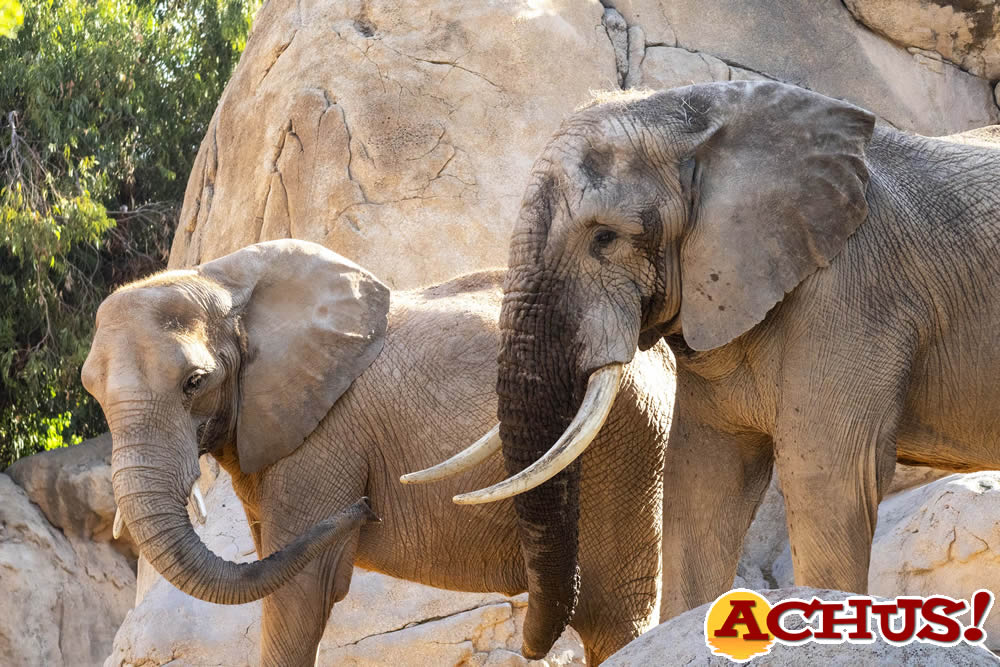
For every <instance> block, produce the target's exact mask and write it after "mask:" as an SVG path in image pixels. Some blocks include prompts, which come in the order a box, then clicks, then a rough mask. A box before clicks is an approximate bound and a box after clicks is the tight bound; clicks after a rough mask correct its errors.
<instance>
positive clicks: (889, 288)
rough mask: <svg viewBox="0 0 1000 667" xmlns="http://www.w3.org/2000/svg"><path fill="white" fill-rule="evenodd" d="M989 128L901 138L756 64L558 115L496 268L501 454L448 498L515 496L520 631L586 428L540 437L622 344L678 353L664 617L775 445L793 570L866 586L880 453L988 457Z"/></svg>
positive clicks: (566, 561)
mask: <svg viewBox="0 0 1000 667" xmlns="http://www.w3.org/2000/svg"><path fill="white" fill-rule="evenodd" d="M989 134H990V133H989V132H983V133H981V134H980V135H978V136H979V138H978V139H976V140H969V141H961V140H959V139H957V138H953V140H943V139H934V138H927V137H922V136H916V135H913V134H908V133H905V132H902V131H899V130H897V129H895V128H893V127H890V126H888V125H886V124H884V123H881V122H878V123H877V122H876V119H875V117H874V116H873V115H872V114H871V113H869V112H867V111H865V110H863V109H860V108H858V107H856V106H853V105H851V104H849V103H847V102H843V101H839V100H835V99H831V98H829V97H826V96H823V95H821V94H818V93H815V92H811V91H808V90H804V89H802V88H799V87H796V86H792V85H788V84H783V83H778V82H772V81H757V82H725V83H710V84H700V85H693V86H687V87H682V88H675V89H669V90H663V91H657V92H653V91H640V92H634V91H630V92H624V93H620V94H617V95H615V94H609V95H606V96H604V97H603V98H602V99H598V100H595V101H594V102H592V103H590V104H588V105H586V106H584V107H583V108H581V109H579V110H577V111H576V112H575V113H574V114H573V115H571V116H569V117H568V118H567V119H566V120H565V121H564V123H563V124H562V125H561V127H560V128H559V129H558V130H557V131H556V133H555V134H554V136H553V137H552V138H551V140H550V141H549V143H548V144H547V145H546V146H545V148H544V149H543V150H542V152H541V154H540V156H539V158H538V159H537V161H536V162H535V164H534V166H533V168H532V171H531V173H530V178H529V181H528V186H527V188H526V191H525V193H524V196H523V199H522V203H521V208H520V210H519V213H518V218H517V221H516V223H515V226H514V230H513V233H512V237H511V243H510V250H509V268H508V273H507V275H506V277H505V279H504V298H503V304H502V307H501V314H500V329H501V339H502V344H501V350H500V353H499V376H498V380H497V394H498V398H499V404H498V418H499V425H500V426H499V434H500V438H501V440H502V449H503V455H504V458H505V461H506V465H507V468H508V470H509V471H510V473H511V474H512V477H511V478H510V479H508V480H505V481H504V482H502V483H500V484H499V485H496V486H494V487H489V488H486V489H482V490H480V491H477V492H472V493H469V494H464V495H462V496H460V497H459V498H456V501H458V502H463V503H473V504H475V503H483V502H490V501H494V500H499V499H504V498H508V497H510V496H512V495H514V496H515V508H516V511H517V514H518V521H519V532H520V535H521V539H522V549H523V551H524V554H525V561H526V564H527V566H528V568H529V579H528V580H529V582H530V586H529V590H530V594H531V595H532V596H538V598H539V600H541V601H544V607H543V606H542V605H538V606H535V607H533V608H531V609H530V610H529V611H530V612H535V614H536V615H535V616H534V617H531V616H529V618H528V619H527V620H526V622H525V628H526V630H525V637H524V641H525V644H526V646H527V652H526V653H527V654H528V655H533V656H538V655H542V654H544V653H545V651H546V650H547V647H548V646H549V645H550V642H551V640H552V639H553V637H555V636H558V634H559V631H560V629H561V628H562V627H563V626H564V625H565V624H566V622H567V621H568V620H569V619H570V618H571V617H572V614H573V600H574V598H575V596H576V594H577V593H576V591H577V589H578V583H577V580H576V577H575V569H576V563H577V559H578V553H577V549H576V540H575V537H574V536H575V535H576V534H577V531H578V525H577V515H578V507H579V502H578V499H577V487H578V485H579V484H585V483H586V477H585V476H584V475H581V473H580V471H579V462H574V456H575V455H577V454H579V453H581V452H583V451H585V450H586V448H587V445H588V441H587V438H585V437H571V440H572V442H571V443H569V444H566V443H564V442H563V440H564V439H565V437H564V438H562V439H560V440H559V441H558V442H557V444H560V443H562V445H561V446H562V447H563V448H564V449H565V451H566V452H567V454H566V455H565V456H560V457H559V460H558V461H555V457H553V456H551V454H552V451H551V450H550V445H551V444H552V443H553V442H554V441H557V438H560V434H561V433H562V431H563V429H564V428H567V424H575V423H578V422H579V421H580V420H583V419H587V418H590V417H588V415H587V414H584V413H586V412H588V411H589V412H590V413H591V414H592V415H594V414H598V413H599V412H600V411H601V410H606V409H607V406H608V404H609V403H611V402H613V401H614V400H615V399H614V397H615V393H614V389H615V387H616V386H617V383H618V377H619V375H620V372H621V365H622V364H625V363H628V362H629V361H630V360H631V359H633V358H634V355H635V354H636V353H637V350H640V351H641V350H645V349H649V348H650V347H651V346H654V345H655V344H657V343H658V342H659V341H661V340H665V341H666V342H667V344H668V345H669V347H670V348H671V350H672V351H673V353H674V356H675V361H676V366H677V380H676V388H675V391H676V404H675V412H674V415H673V420H672V424H671V432H670V434H669V437H670V446H669V448H668V449H667V453H666V463H665V467H664V473H663V474H664V479H663V485H664V507H663V529H664V542H663V559H664V576H663V581H664V592H663V603H662V606H661V620H664V619H667V618H670V617H672V616H674V615H676V614H678V613H680V612H682V611H684V610H687V609H690V608H693V607H695V606H698V605H701V604H703V603H705V602H708V601H711V600H712V599H714V598H715V597H717V596H718V595H719V594H721V593H723V592H724V591H725V590H727V589H728V588H729V587H730V586H731V585H732V582H733V578H734V574H735V571H736V566H737V560H738V557H739V554H740V549H741V544H742V541H743V538H744V535H745V533H746V531H747V528H748V526H749V524H750V522H751V520H752V519H753V517H754V513H755V511H756V508H757V507H758V505H759V503H760V501H761V499H762V497H763V495H764V492H765V490H766V488H767V486H768V483H769V481H770V478H771V475H772V469H776V470H777V475H778V479H779V482H780V484H781V488H782V490H783V493H784V498H785V504H786V508H787V525H788V531H789V536H790V541H791V552H792V560H793V566H794V571H795V582H796V584H797V585H806V586H813V587H816V588H827V589H838V590H844V591H852V592H856V593H864V592H865V591H866V589H867V579H868V577H867V575H868V565H869V558H870V550H871V543H872V537H873V533H874V531H875V523H876V519H877V507H878V503H879V501H880V499H881V497H882V495H883V493H884V492H885V490H886V488H887V487H888V485H889V483H890V480H891V478H892V475H893V472H894V464H895V463H896V462H897V461H899V462H902V463H906V464H910V465H919V466H931V467H935V468H940V469H944V470H949V471H959V472H962V471H975V470H982V469H991V468H997V467H1000V445H997V442H998V441H1000V401H998V400H997V395H996V385H997V378H998V377H1000V348H998V347H997V345H996V332H997V331H998V330H1000V152H998V151H997V150H996V146H995V145H993V146H991V145H990V143H989V141H987V140H986V139H985V138H984V137H986V136H988V135H989ZM993 134H994V135H995V133H993ZM598 395H600V400H597V399H596V398H594V397H596V396H598ZM577 406H582V407H580V409H579V412H577V413H576V416H575V417H573V415H574V412H576V410H577ZM585 408H586V409H585ZM571 419H572V420H573V421H572V422H571ZM539 457H541V459H540V458H539ZM542 461H545V464H544V465H539V462H542ZM546 480H548V481H546ZM579 516H580V517H581V519H585V518H586V514H585V513H584V512H582V511H581V512H579ZM556 561H558V562H560V563H562V566H561V567H558V568H557V567H555V566H554V565H553V563H554V562H556ZM542 564H544V565H546V566H545V567H544V568H543V567H541V565H542ZM529 628H530V629H532V631H533V634H532V635H531V636H529V634H528V629H529Z"/></svg>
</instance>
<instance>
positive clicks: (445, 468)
mask: <svg viewBox="0 0 1000 667" xmlns="http://www.w3.org/2000/svg"><path fill="white" fill-rule="evenodd" d="M501 444H502V443H501V442H500V424H497V425H496V426H494V427H493V428H491V429H490V432H489V433H487V434H486V435H484V436H483V437H481V438H480V439H479V440H476V441H475V442H474V443H472V444H471V445H469V446H468V447H466V448H465V449H463V450H462V451H460V452H459V453H458V454H455V455H454V456H452V457H451V458H450V459H448V460H447V461H442V462H441V463H439V464H437V465H436V466H431V467H430V468H426V469H424V470H418V471H416V472H411V473H407V474H405V475H403V476H402V477H400V478H399V481H400V482H402V483H403V484H421V483H423V482H436V481H437V480H439V479H444V478H446V477H451V476H452V475H457V474H458V473H460V472H465V471H466V470H469V469H470V468H474V467H476V466H477V465H479V464H480V463H482V462H483V461H485V460H486V459H488V458H489V457H490V456H491V455H493V454H494V453H496V452H498V451H500V446H501Z"/></svg>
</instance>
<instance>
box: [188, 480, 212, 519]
mask: <svg viewBox="0 0 1000 667" xmlns="http://www.w3.org/2000/svg"><path fill="white" fill-rule="evenodd" d="M191 502H192V503H194V514H195V516H196V517H197V519H198V523H200V524H204V523H205V521H206V520H207V519H208V510H207V509H205V497H204V496H203V495H201V489H199V488H198V482H197V481H195V483H194V486H192V487H191Z"/></svg>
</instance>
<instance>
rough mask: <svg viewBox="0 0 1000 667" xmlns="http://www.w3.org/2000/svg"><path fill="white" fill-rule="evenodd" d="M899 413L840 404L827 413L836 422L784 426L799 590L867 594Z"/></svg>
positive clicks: (780, 455) (783, 463)
mask: <svg viewBox="0 0 1000 667" xmlns="http://www.w3.org/2000/svg"><path fill="white" fill-rule="evenodd" d="M875 405H877V403H876V404H875ZM793 414H795V413H793ZM897 414H898V410H895V409H892V408H887V409H885V410H882V411H878V410H875V409H873V407H872V406H869V409H868V410H867V411H863V410H861V409H860V408H858V407H852V406H846V407H843V408H839V407H837V408H832V409H827V410H824V415H829V416H831V417H834V419H815V418H814V419H813V420H811V421H809V422H807V423H803V421H802V420H801V419H791V420H789V421H793V422H795V423H793V424H790V425H785V426H784V428H781V433H782V434H781V435H779V437H778V438H777V439H776V442H775V459H776V464H777V470H778V476H779V479H780V481H781V489H782V493H783V494H784V496H785V509H786V516H787V521H788V536H789V540H790V541H791V547H792V563H793V565H794V567H795V583H796V585H798V586H812V587H814V588H830V589H835V590H842V591H848V592H851V593H860V594H864V593H866V592H867V591H868V564H869V561H870V558H871V546H872V539H873V537H874V535H875V524H876V521H877V519H878V504H879V501H880V500H881V499H882V496H883V495H884V493H885V491H886V489H887V488H888V486H889V483H890V482H891V481H892V474H893V472H894V465H895V461H896V422H897V419H896V415H897ZM838 417H839V419H838ZM835 422H839V423H835Z"/></svg>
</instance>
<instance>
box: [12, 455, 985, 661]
mask: <svg viewBox="0 0 1000 667" xmlns="http://www.w3.org/2000/svg"><path fill="white" fill-rule="evenodd" d="M109 457H110V442H109V441H108V439H107V438H106V437H102V438H98V439H95V440H91V441H88V442H86V443H84V444H82V445H78V446H76V447H73V448H69V449H65V450H58V451H54V452H48V453H46V454H40V455H36V456H33V457H30V458H28V459H24V460H22V461H19V462H18V463H17V464H16V465H14V466H12V467H11V468H10V469H8V471H7V473H6V474H3V475H0V497H2V498H3V499H4V502H3V503H0V581H2V586H3V590H4V591H5V593H6V595H5V596H4V598H3V599H2V600H0V664H4V665H36V664H46V665H100V664H104V665H105V666H106V667H119V666H122V667H124V666H136V667H137V666H139V665H142V666H143V667H150V666H153V665H166V664H170V665H174V666H178V667H179V666H183V665H192V666H193V665H220V666H221V665H238V664H248V665H254V664H258V662H259V648H258V640H257V637H258V633H259V627H260V605H259V603H256V604H249V605H242V606H234V607H229V606H221V605H212V604H208V603H205V602H201V601H199V600H195V599H194V598H191V597H189V596H187V595H184V594H182V593H180V592H179V591H177V590H176V589H175V588H173V587H172V586H171V585H170V584H169V583H167V582H166V581H165V580H164V579H163V578H162V577H160V576H159V575H158V574H157V573H156V572H155V571H154V570H152V568H150V566H149V565H148V563H146V562H145V561H143V560H141V559H140V560H139V563H138V573H139V575H138V578H137V577H136V570H135V567H136V560H135V556H134V554H133V551H132V546H131V544H130V542H129V540H128V536H127V534H126V535H123V536H122V539H121V540H119V541H109V540H110V534H109V532H110V525H111V521H112V518H113V507H114V505H113V492H112V490H111V479H110V465H109ZM216 474H217V468H216V467H215V466H214V465H211V464H210V463H209V462H208V461H207V460H206V461H205V462H203V476H202V483H203V487H204V488H205V491H206V500H207V503H208V508H209V517H210V518H209V521H208V522H207V523H206V524H205V525H204V526H199V527H198V532H199V533H200V534H201V535H202V538H203V539H204V540H205V541H206V542H207V543H208V545H209V546H210V547H211V548H212V549H213V550H214V551H215V552H216V553H218V554H220V555H222V556H223V557H225V558H230V559H233V560H240V561H245V560H249V559H252V558H253V557H254V555H253V547H252V543H251V540H250V535H249V531H248V529H247V526H246V522H245V518H244V516H243V512H242V509H241V508H240V506H239V503H238V501H237V499H236V497H235V495H234V494H233V491H232V487H231V486H230V484H229V480H228V477H227V476H226V475H225V473H222V474H221V476H219V478H218V479H216ZM53 489H58V490H59V496H58V498H59V500H56V495H54V494H53V491H52V490H53ZM998 514H1000V472H984V473H972V474H967V475H942V474H941V473H936V472H934V471H929V470H926V469H919V468H908V467H905V466H898V467H897V473H896V477H895V480H894V484H893V488H892V493H891V494H890V495H889V496H888V497H887V498H886V499H885V500H884V501H883V502H882V504H881V506H880V508H879V526H878V531H877V532H876V536H875V544H874V547H873V549H872V566H871V574H870V577H869V590H870V592H871V593H872V594H876V595H882V596H887V597H892V596H895V595H901V594H912V595H927V594H931V593H941V594H946V595H950V596H952V597H955V598H968V597H969V596H970V595H971V593H972V592H974V591H975V590H976V589H978V588H980V587H982V586H984V585H986V584H988V582H990V581H993V580H995V579H996V578H997V577H998V576H1000V529H998V528H997V525H996V522H995V521H994V520H993V517H996V516H997V515H998ZM792 585H793V583H792V571H791V556H790V552H789V549H788V537H787V532H786V529H785V517H784V505H783V501H782V497H781V493H780V489H779V488H778V485H777V484H776V483H772V486H771V489H770V490H769V491H768V494H767V497H766V498H765V500H764V503H763V505H762V506H761V509H760V511H759V512H758V514H757V518H756V519H755V521H754V524H753V526H752V527H751V531H750V534H749V535H748V536H747V540H746V543H745V545H744V554H743V557H742V559H741V561H740V565H739V574H738V576H737V578H736V581H735V582H734V586H745V587H749V588H755V589H770V588H779V589H787V588H788V587H790V586H792ZM793 592H795V591H793ZM785 593H787V595H791V593H788V592H787V591H785ZM774 595H779V594H778V593H775V594H774ZM133 605H134V608H133ZM524 607H525V598H524V596H518V597H515V598H507V597H505V596H502V595H497V594H479V593H456V592H450V591H442V590H438V589H434V588H429V587H426V586H421V585H419V584H413V583H410V582H405V581H401V580H398V579H393V578H391V577H387V576H384V575H381V574H377V573H374V572H366V571H363V570H358V571H356V572H355V574H354V580H353V582H352V585H351V592H350V594H349V595H348V597H347V598H346V599H345V600H344V601H343V602H341V603H339V604H338V605H336V607H335V608H334V611H333V614H332V615H331V618H330V623H329V626H328V628H327V632H326V634H325V635H324V638H323V642H322V644H321V646H320V652H319V664H320V665H384V664H399V665H416V664H438V665H510V666H514V665H524V664H526V663H527V661H525V660H524V659H523V658H521V657H520V656H519V655H518V653H517V649H518V646H519V643H520V625H521V623H522V621H523V618H524ZM699 614H701V616H699ZM691 618H694V620H691ZM698 619H700V620H698ZM703 622H704V610H702V611H698V610H695V611H692V612H690V613H689V614H685V615H684V616H683V617H681V618H678V619H676V620H674V621H672V622H671V623H672V625H671V626H670V627H671V628H672V629H671V630H670V631H669V632H670V633H673V632H674V631H675V630H676V632H677V633H679V634H677V635H672V634H667V632H668V631H667V630H662V629H657V630H655V631H653V632H651V633H650V635H651V636H650V637H649V638H648V639H644V640H642V643H637V647H634V648H632V649H630V651H629V652H627V653H625V654H623V655H622V656H620V661H619V662H616V663H613V664H622V665H630V664H646V663H645V662H644V660H645V658H641V656H647V657H648V656H652V655H656V654H655V651H659V650H662V646H663V642H668V643H669V644H670V645H671V646H673V644H674V643H677V646H681V645H683V646H685V647H686V648H684V650H690V651H691V652H692V653H691V655H692V657H693V658H694V657H696V656H698V655H700V653H699V651H703V650H704V644H703V643H699V642H700V635H697V633H695V631H694V630H691V629H690V628H689V627H688V626H689V625H690V627H691V628H696V629H697V628H700V627H701V626H700V625H699V623H703ZM984 627H985V629H986V631H987V633H988V634H989V635H990V636H991V637H995V638H1000V617H997V616H996V615H993V616H991V617H990V618H988V619H987V621H986V624H985V626H984ZM699 632H700V630H699ZM691 633H695V634H691ZM687 635H691V637H693V639H692V638H688V639H684V641H683V642H680V640H679V639H677V638H678V637H687ZM695 635H697V636H695ZM671 637H674V638H673V639H671ZM696 640H698V641H696ZM678 642H680V643H678ZM988 645H989V646H991V647H992V648H994V649H996V648H997V647H1000V641H998V640H996V639H993V640H989V641H988ZM678 650H680V649H678ZM810 650H815V651H819V653H816V655H815V656H813V657H815V658H816V659H817V660H819V659H821V658H823V656H826V655H827V653H825V652H824V651H827V652H828V651H829V649H828V648H826V649H821V648H820V647H816V648H815V649H810ZM649 651H653V652H654V653H649ZM914 651H916V652H915V653H913V652H914ZM924 652H925V649H922V648H921V649H918V648H916V647H914V648H911V649H907V651H902V652H900V653H898V655H897V654H895V653H893V654H891V655H888V654H884V653H880V652H879V651H878V650H874V649H872V650H871V651H868V650H867V649H866V652H862V653H860V654H858V655H857V656H855V657H857V660H858V662H849V663H837V664H876V663H877V662H878V661H879V660H895V659H896V658H899V659H902V657H906V656H909V657H912V658H913V659H920V660H924V658H925V657H926V659H927V662H924V663H922V664H939V663H940V664H945V663H944V662H940V660H939V658H940V656H938V657H935V656H936V655H937V654H933V655H932V654H927V655H926V656H925V655H924ZM911 653H912V655H911ZM582 655H583V653H582V648H581V647H580V645H579V640H578V639H577V638H576V636H575V635H574V633H572V631H569V632H567V633H566V635H565V636H564V637H563V638H562V639H561V640H560V641H559V643H558V644H557V645H556V648H555V649H554V650H553V653H552V654H551V655H550V656H549V657H548V658H547V660H546V663H547V664H549V665H573V664H582V663H583V659H582ZM706 655H707V654H706ZM781 655H782V654H781V652H775V653H774V654H773V655H772V656H771V657H772V658H773V659H775V660H778V659H779V658H780V657H781ZM810 655H812V654H810ZM850 655H851V656H854V654H853V653H852V654H850ZM962 655H963V656H965V653H963V654H962ZM636 656H640V657H636ZM894 656H895V657H894ZM922 656H923V657H922ZM970 656H971V657H970ZM848 657H850V656H848ZM950 657H956V659H957V656H949V658H950ZM982 657H983V656H982V655H979V654H978V653H969V655H968V656H965V657H962V660H965V659H966V658H968V662H965V663H961V664H970V665H972V664H980V662H979V661H980V660H981V659H982ZM824 659H825V658H824ZM844 659H848V658H847V657H845V658H844ZM698 660H701V659H700V658H698ZM935 661H938V662H935ZM769 664H770V663H769ZM773 664H782V663H780V662H775V663H773ZM831 664H832V663H831Z"/></svg>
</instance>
